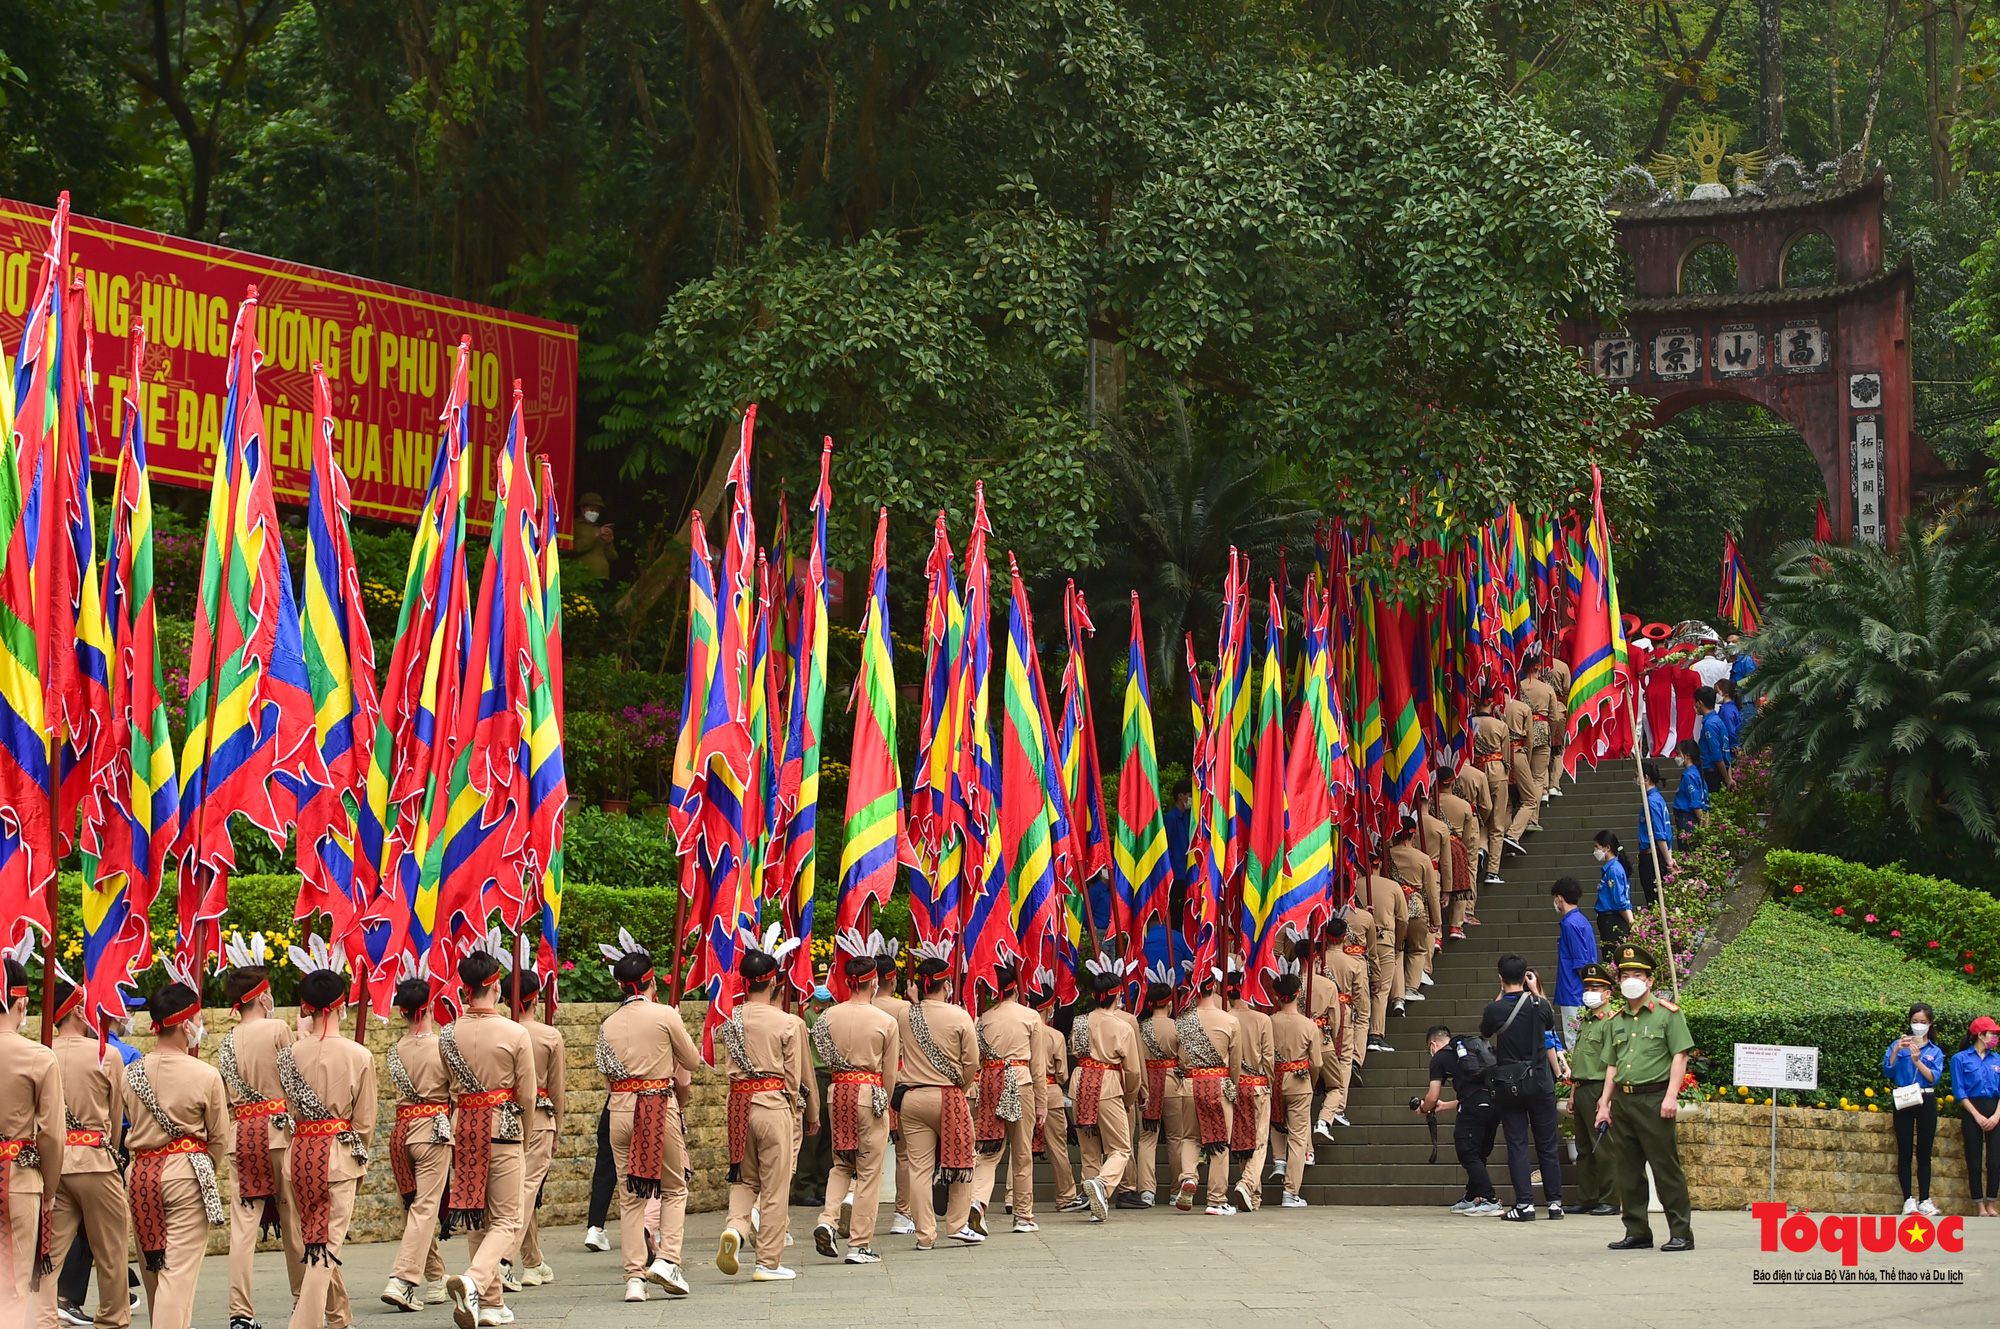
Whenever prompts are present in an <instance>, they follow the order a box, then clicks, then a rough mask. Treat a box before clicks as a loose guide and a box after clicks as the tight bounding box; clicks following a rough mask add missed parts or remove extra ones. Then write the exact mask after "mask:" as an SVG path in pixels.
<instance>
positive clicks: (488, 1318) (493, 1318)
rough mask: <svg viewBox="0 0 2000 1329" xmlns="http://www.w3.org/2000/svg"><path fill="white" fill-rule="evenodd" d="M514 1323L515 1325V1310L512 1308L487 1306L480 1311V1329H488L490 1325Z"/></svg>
mask: <svg viewBox="0 0 2000 1329" xmlns="http://www.w3.org/2000/svg"><path fill="white" fill-rule="evenodd" d="M512 1323H514V1308H513V1307H512V1306H486V1307H482V1308H481V1309H480V1312H479V1324H480V1329H487V1326H490V1325H501V1324H512Z"/></svg>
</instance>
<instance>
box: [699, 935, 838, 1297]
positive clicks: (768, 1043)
mask: <svg viewBox="0 0 2000 1329" xmlns="http://www.w3.org/2000/svg"><path fill="white" fill-rule="evenodd" d="M779 935H780V928H779V925H778V924H776V923H773V924H772V925H771V927H770V929H769V931H767V932H766V933H765V934H764V937H763V939H762V940H761V942H760V941H759V939H758V938H757V937H755V936H753V935H752V934H750V933H747V932H746V933H744V934H743V937H742V939H743V958H742V959H741V960H739V961H737V964H736V972H737V974H738V975H739V976H741V978H742V979H743V985H744V992H743V1000H742V1001H741V1002H739V1003H737V1006H736V1008H735V1010H733V1011H731V1012H730V1015H729V1018H728V1019H727V1020H724V1021H723V1022H722V1023H721V1024H720V1025H718V1026H716V1030H715V1047H716V1051H717V1054H718V1057H719V1058H720V1059H721V1060H720V1064H719V1066H718V1069H727V1071H728V1073H729V1109H728V1112H727V1115H726V1122H727V1129H728V1138H729V1219H728V1221H727V1223H726V1224H725V1225H724V1226H723V1229H722V1238H721V1240H720V1242H719V1243H718V1244H717V1246H716V1251H715V1267H716V1268H718V1269H720V1270H721V1271H722V1272H723V1273H725V1274H732V1275H733V1274H734V1273H735V1272H736V1271H737V1269H738V1268H739V1267H741V1266H740V1264H739V1262H738V1260H737V1255H738V1253H739V1252H740V1251H741V1250H742V1249H743V1239H744V1234H745V1233H746V1232H750V1231H752V1230H753V1229H754V1231H755V1232H756V1238H757V1267H756V1268H755V1269H753V1270H751V1271H750V1277H751V1279H752V1280H753V1281H755V1282H759V1283H778V1282H789V1281H790V1280H792V1279H794V1278H797V1277H798V1275H797V1274H795V1273H793V1272H792V1271H791V1270H790V1269H787V1268H786V1267H785V1264H784V1255H785V1234H786V1233H787V1232H788V1231H789V1230H790V1225H791V1209H790V1201H791V1193H792V1169H793V1167H794V1166H795V1165H796V1164H797V1162H798V1157H799V1140H800V1133H801V1125H800V1111H801V1108H803V1110H804V1113H805V1124H804V1128H803V1129H804V1130H807V1131H816V1130H818V1129H819V1087H818V1085H817V1084H816V1083H815V1082H814V1080H813V1072H812V1053H811V1051H810V1049H809V1048H808V1046H807V1044H808V1041H809V1038H810V1035H808V1033H807V1032H806V1022H805V1021H804V1020H801V1019H800V1018H799V1017H798V1016H796V1015H793V1014H791V1013H789V1012H787V1011H785V1010H784V1009H783V1008H781V1007H780V1006H779V1005H778V975H779V972H780V971H781V970H782V969H783V968H784V960H785V957H786V956H787V955H789V954H791V953H792V952H793V951H794V950H797V949H798V946H799V939H798V938H797V937H792V938H789V939H788V940H785V941H779V940H778V937H779ZM753 1208H754V1209H755V1210H756V1211H757V1218H758V1221H757V1222H756V1223H755V1224H753V1223H752V1222H751V1217H750V1215H751V1210H752V1209H753Z"/></svg>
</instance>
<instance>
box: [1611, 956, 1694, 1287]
mask: <svg viewBox="0 0 2000 1329" xmlns="http://www.w3.org/2000/svg"><path fill="white" fill-rule="evenodd" d="M1617 964H1618V992H1619V995H1621V996H1622V997H1624V998H1625V1006H1624V1008H1623V1009H1622V1010H1620V1011H1619V1012H1618V1013H1617V1014H1616V1015H1613V1016H1612V1017H1611V1018H1610V1019H1609V1020H1606V1021H1605V1022H1604V1026H1603V1027H1604V1031H1605V1032H1604V1041H1605V1047H1606V1050H1605V1055H1604V1061H1605V1068H1604V1097H1603V1099H1602V1101H1600V1102H1599V1103H1598V1105H1597V1121H1598V1123H1599V1124H1600V1125H1601V1124H1603V1123H1605V1122H1610V1123H1611V1134H1610V1135H1609V1136H1608V1137H1606V1143H1608V1144H1609V1145H1610V1146H1611V1149H1612V1175H1613V1176H1615V1177H1616V1178H1617V1181H1618V1193H1619V1196H1620V1197H1621V1198H1622V1200H1623V1201H1624V1210H1625V1236H1624V1238H1623V1239H1622V1240H1619V1241H1614V1242H1612V1243H1611V1249H1612V1250H1614V1251H1633V1250H1651V1249H1652V1246H1653V1226H1652V1223H1651V1222H1650V1221H1649V1220H1648V1219H1647V1217H1646V1165H1647V1164H1648V1163H1650V1164H1652V1165H1653V1184H1654V1186H1655V1187H1657V1188H1658V1190H1659V1192H1660V1204H1661V1206H1662V1207H1663V1208H1665V1210H1666V1211H1667V1227H1668V1229H1669V1231H1670V1232H1671V1233H1672V1236H1671V1238H1670V1239H1669V1240H1668V1242H1667V1244H1666V1245H1664V1246H1662V1247H1660V1249H1661V1250H1663V1251H1691V1250H1693V1249H1694V1225H1693V1223H1692V1222H1691V1221H1690V1220H1689V1212H1688V1209H1689V1207H1688V1185H1687V1173H1686V1172H1684V1171H1683V1170H1682V1169H1681V1152H1680V1146H1679V1144H1678V1143H1677V1142H1676V1141H1675V1139H1674V1118H1675V1116H1676V1115H1677V1114H1678V1113H1679V1111H1680V1092H1681V1080H1682V1078H1683V1077H1684V1076H1685V1075H1686V1074H1687V1059H1688V1052H1689V1050H1690V1049H1692V1048H1693V1047H1694V1036H1693V1035H1692V1034H1690V1033H1688V1026H1687V1017H1686V1016H1685V1015H1682V1014H1681V1008H1680V1007H1678V1006H1676V1005H1674V1004H1673V1003H1672V1002H1670V1001H1667V1000H1666V999H1664V998H1662V997H1658V996H1655V995H1654V994H1653V968H1654V960H1653V953H1652V952H1651V951H1649V950H1647V949H1646V948H1645V947H1643V946H1635V945H1632V944H1630V943H1621V944H1620V945H1619V946H1618V947H1617Z"/></svg>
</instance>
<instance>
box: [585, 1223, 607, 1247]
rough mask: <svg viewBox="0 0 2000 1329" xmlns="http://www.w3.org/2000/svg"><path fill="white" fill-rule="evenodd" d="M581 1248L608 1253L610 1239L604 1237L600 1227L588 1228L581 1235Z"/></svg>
mask: <svg viewBox="0 0 2000 1329" xmlns="http://www.w3.org/2000/svg"><path fill="white" fill-rule="evenodd" d="M583 1248H584V1249H585V1250H587V1251H608V1250H610V1249H611V1238H609V1237H607V1236H605V1235H604V1229H603V1228H601V1227H594V1228H590V1229H588V1230H586V1231H585V1232H584V1234H583Z"/></svg>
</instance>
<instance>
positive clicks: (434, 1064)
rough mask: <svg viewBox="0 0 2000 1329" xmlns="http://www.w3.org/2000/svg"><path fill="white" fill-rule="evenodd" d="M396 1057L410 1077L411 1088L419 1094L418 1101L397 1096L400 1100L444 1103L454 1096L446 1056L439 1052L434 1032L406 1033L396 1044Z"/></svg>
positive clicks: (399, 1094) (400, 1095)
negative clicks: (446, 1065)
mask: <svg viewBox="0 0 2000 1329" xmlns="http://www.w3.org/2000/svg"><path fill="white" fill-rule="evenodd" d="M396 1056H397V1057H398V1058H399V1059H401V1061H402V1063H403V1070H404V1071H405V1072H406V1073H407V1074H408V1075H409V1077H410V1085H411V1087H412V1088H414V1089H415V1090H416V1091H417V1096H416V1097H415V1098H411V1097H410V1096H409V1095H407V1094H402V1093H398V1095H397V1098H398V1099H399V1101H401V1102H404V1103H442V1102H444V1101H445V1100H446V1099H448V1098H450V1097H451V1072H450V1071H448V1070H446V1069H445V1065H444V1054H443V1053H441V1052H439V1051H438V1037H437V1035H436V1034H435V1033H429V1034H404V1035H403V1036H402V1038H400V1039H398V1040H397V1041H396Z"/></svg>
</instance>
